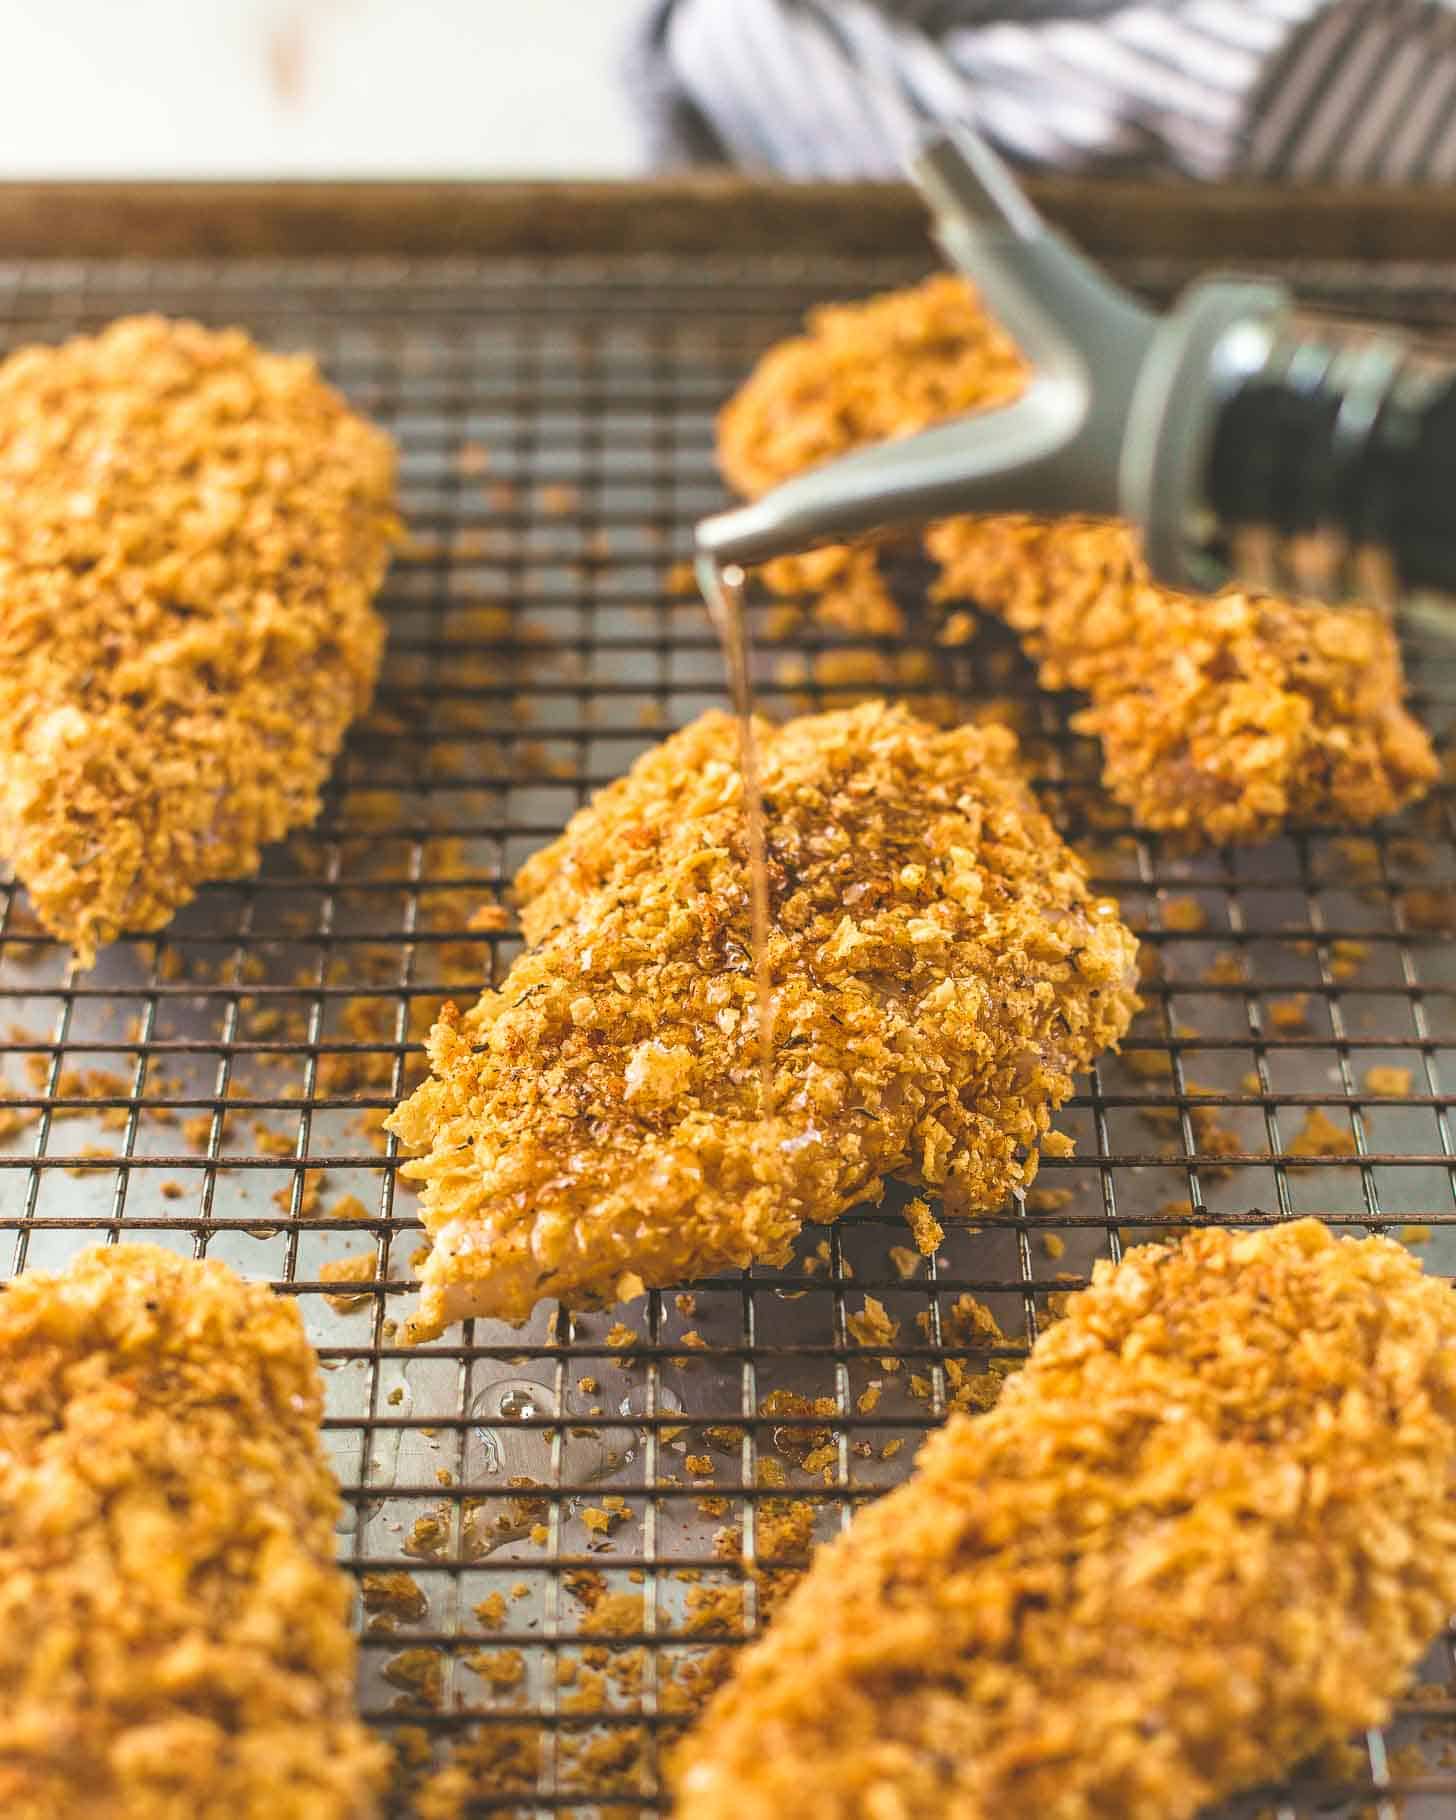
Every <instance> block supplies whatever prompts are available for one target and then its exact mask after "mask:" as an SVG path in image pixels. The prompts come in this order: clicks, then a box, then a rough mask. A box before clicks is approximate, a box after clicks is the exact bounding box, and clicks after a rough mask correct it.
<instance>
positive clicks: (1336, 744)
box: [925, 518, 1438, 841]
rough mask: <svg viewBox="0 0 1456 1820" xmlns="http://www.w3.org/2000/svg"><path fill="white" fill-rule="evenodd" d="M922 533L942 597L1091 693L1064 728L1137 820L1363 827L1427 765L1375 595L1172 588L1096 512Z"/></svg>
mask: <svg viewBox="0 0 1456 1820" xmlns="http://www.w3.org/2000/svg"><path fill="white" fill-rule="evenodd" d="M925 543H926V548H927V550H928V551H929V552H930V554H931V555H932V556H933V557H934V558H935V559H936V560H937V561H938V562H939V563H940V566H941V579H940V582H939V583H938V585H937V588H936V594H937V596H938V597H939V598H941V599H950V600H964V599H971V600H974V601H976V602H977V603H978V604H979V605H981V606H984V607H988V608H990V609H991V610H992V611H993V612H996V613H999V614H1000V615H1001V617H1002V618H1003V619H1005V620H1006V622H1007V624H1008V625H1010V626H1011V627H1012V628H1013V629H1014V630H1015V631H1017V632H1019V633H1020V634H1021V636H1022V641H1023V643H1024V645H1025V647H1026V651H1027V654H1028V656H1030V657H1031V658H1032V659H1034V661H1035V662H1036V664H1037V667H1038V675H1039V677H1040V679H1041V682H1042V683H1043V685H1044V686H1045V687H1046V688H1048V689H1078V690H1081V691H1082V693H1084V694H1086V695H1088V696H1090V697H1091V701H1092V705H1091V707H1089V708H1087V709H1086V710H1085V711H1084V712H1083V713H1081V714H1079V715H1078V716H1077V717H1076V718H1075V720H1074V721H1073V723H1072V724H1073V726H1075V727H1076V728H1077V729H1078V730H1079V731H1080V732H1083V733H1090V734H1093V735H1095V736H1096V737H1097V738H1098V739H1099V740H1100V741H1101V742H1102V758H1103V773H1102V775H1103V781H1104V782H1105V784H1106V785H1107V788H1108V790H1109V791H1110V792H1111V793H1112V795H1113V796H1115V797H1116V798H1117V799H1118V801H1119V802H1122V803H1125V804H1126V805H1127V807H1128V808H1129V809H1130V810H1131V811H1132V815H1133V819H1134V820H1135V821H1136V822H1137V823H1139V824H1140V825H1141V826H1142V827H1145V828H1169V829H1179V830H1188V831H1189V832H1191V833H1195V834H1202V835H1204V836H1206V837H1207V838H1208V839H1209V840H1215V841H1235V840H1256V839H1260V838H1263V837H1265V836H1268V835H1272V834H1275V833H1277V832H1278V830H1279V829H1280V828H1281V827H1282V826H1283V825H1284V824H1285V823H1286V822H1289V821H1295V822H1335V823H1353V824H1355V825H1357V826H1359V825H1364V824H1366V823H1369V822H1372V821H1375V820H1377V819H1378V818H1379V817H1380V816H1382V815H1390V814H1392V813H1394V811H1395V810H1397V809H1399V808H1401V807H1402V806H1403V805H1404V804H1405V803H1408V802H1410V801H1412V800H1413V799H1414V798H1416V797H1418V796H1422V795H1424V794H1425V792H1426V790H1427V789H1428V788H1429V787H1430V785H1431V784H1432V783H1433V782H1434V781H1435V779H1436V777H1437V775H1438V765H1437V761H1436V756H1435V753H1434V751H1433V750H1432V748H1431V742H1430V740H1429V738H1428V737H1427V735H1426V733H1425V730H1424V729H1423V728H1422V727H1421V726H1419V725H1418V724H1417V722H1415V721H1414V720H1412V719H1411V717H1410V715H1409V714H1407V713H1406V711H1405V709H1404V708H1403V707H1402V706H1401V696H1402V694H1403V693H1404V688H1405V678H1404V676H1403V674H1402V671H1401V662H1400V648H1399V646H1398V645H1397V644H1396V641H1395V634H1394V632H1393V631H1392V629H1391V626H1390V622H1389V620H1388V619H1387V618H1386V616H1385V615H1384V614H1383V613H1381V612H1380V611H1379V610H1378V609H1376V608H1374V607H1362V606H1344V607H1328V606H1322V605H1320V604H1319V603H1317V602H1312V601H1303V602H1300V601H1290V600H1281V599H1279V598H1278V597H1277V596H1274V595H1268V594H1258V593H1253V592H1249V591H1245V590H1242V589H1238V588H1226V589H1224V590H1223V592H1222V593H1220V594H1217V595H1215V596H1214V597H1213V598H1212V599H1205V600H1198V599H1193V598H1191V597H1189V596H1187V595H1183V594H1175V593H1173V592H1171V591H1170V590H1169V589H1167V588H1160V587H1158V586H1156V585H1155V584H1154V583H1153V581H1152V580H1151V579H1150V578H1149V576H1148V573H1147V570H1146V568H1145V566H1144V564H1143V561H1142V557H1141V555H1140V553H1139V551H1138V549H1137V545H1136V541H1135V539H1134V538H1133V535H1132V533H1131V532H1130V531H1129V530H1128V528H1127V527H1126V526H1125V525H1121V524H1116V523H1112V522H1110V521H1107V520H1091V519H1061V520H1058V521H1057V522H1056V523H1055V524H1046V523H1038V522H1036V521H1035V520H1032V519H1024V518H1020V519H1018V518H992V519H973V518H952V519H948V520H947V521H946V522H945V523H944V524H939V525H935V526H933V527H932V528H931V530H930V531H929V532H928V533H927V535H926V540H925Z"/></svg>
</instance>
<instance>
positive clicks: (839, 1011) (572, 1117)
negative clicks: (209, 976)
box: [389, 704, 1135, 1338]
mask: <svg viewBox="0 0 1456 1820" xmlns="http://www.w3.org/2000/svg"><path fill="white" fill-rule="evenodd" d="M758 740H759V746H760V760H761V767H762V777H763V786H764V790H765V793H766V795H767V797H768V799H769V800H770V802H771V803H772V805H773V813H772V816H771V818H770V822H771V825H770V849H771V851H770V871H771V874H772V878H771V892H772V896H773V899H774V902H773V921H774V926H773V930H772V934H771V939H770V943H769V965H770V970H771V971H772V973H773V975H774V978H775V982H776V986H775V994H774V998H775V1021H774V1030H773V1038H774V1042H773V1054H774V1081H773V1102H774V1107H775V1109H776V1110H775V1115H774V1117H773V1118H772V1119H771V1120H769V1121H765V1120H764V1119H763V1118H762V1117H761V1112H762V1108H761V1106H760V1103H759V1100H760V1073H759V1067H758V1061H759V1055H758V1041H757V1005H756V998H755V990H754V979H753V969H752V965H751V962H750V958H749V910H748V893H747V875H746V864H745V858H746V855H745V847H744V842H745V831H744V823H743V814H742V795H741V778H740V774H739V770H738V762H737V759H738V730H737V727H736V725H735V723H734V722H733V720H732V719H731V717H729V716H727V715H723V714H710V715H706V716H704V717H703V718H702V719H701V720H699V721H697V722H695V723H694V724H693V725H692V726H690V727H689V728H687V729H686V730H685V731H684V732H682V733H680V734H677V735H676V736H674V738H672V739H670V740H668V741H666V742H665V743H664V744H663V745H661V746H659V747H657V748H656V749H655V750H654V751H652V752H649V753H648V754H646V755H645V757H643V758H642V759H640V760H639V761H638V763H637V764H636V765H635V766H634V767H633V769H632V771H631V772H630V773H629V774H628V776H627V777H625V778H623V779H621V780H620V781H619V782H617V783H615V784H613V785H611V786H609V787H608V788H607V789H606V790H604V791H602V792H601V793H600V794H599V796H598V797H597V799H596V801H595V802H594V803H593V804H591V805H590V806H589V807H588V808H587V809H585V810H583V811H581V812H580V813H579V814H578V815H577V816H576V817H575V818H574V819H573V821H572V823H571V824H570V826H569V827H568V828H567V830H566V833H565V834H564V835H563V836H562V837H561V838H560V839H559V840H558V841H556V842H555V843H554V844H553V845H552V846H551V847H549V848H548V849H547V850H546V851H545V852H544V853H540V854H537V855H536V857H535V858H534V859H532V860H530V861H528V862H527V864H526V866H525V867H524V868H523V869H522V871H521V873H520V875H519V878H518V880H517V888H518V893H519V896H520V900H521V923H522V927H523V930H524V932H525V935H526V938H527V940H528V941H529V942H531V943H533V944H534V946H533V947H532V948H531V949H530V950H528V952H527V953H526V954H524V955H523V956H521V957H520V958H519V959H518V960H517V961H516V962H515V963H514V965H513V966H512V968H511V971H510V974H509V975H508V977H507V980H506V983H505V985H504V987H503V988H502V989H501V990H500V991H499V992H488V993H486V994H485V995H484V996H483V997H482V998H481V1000H480V1002H479V1004H478V1005H477V1006H476V1007H475V1009H474V1010H473V1011H471V1012H469V1013H468V1014H467V1015H465V1016H464V1017H461V1016H460V1015H459V1014H458V1013H456V1012H455V1011H454V1010H453V1008H451V1009H449V1010H447V1012H446V1013H445V1015H444V1016H443V1017H442V1018H441V1021H440V1022H439V1023H438V1024H437V1025H436V1027H435V1029H434V1031H433V1033H432V1035H431V1038H430V1044H429V1048H430V1055H431V1061H432V1067H433V1071H434V1075H433V1078H432V1079H431V1080H430V1081H428V1082H427V1083H426V1084H425V1085H424V1086H423V1087H421V1088H420V1089H419V1090H418V1091H417V1092H416V1093H415V1094H414V1096H413V1097H412V1098H411V1099H409V1100H408V1101H406V1102H405V1104H404V1105H402V1106H401V1107H400V1108H399V1109H398V1110H397V1111H396V1112H395V1113H394V1114H393V1116H392V1118H391V1119H390V1121H389V1126H390V1129H391V1130H393V1131H395V1132H396V1133H397V1134H398V1135H399V1137H400V1138H401V1140H402V1141H403V1142H404V1143H405V1145H406V1146H407V1148H409V1149H411V1150H415V1151H424V1152H425V1153H426V1154H425V1155H423V1156H421V1157H419V1158H418V1159H416V1160H412V1161H410V1162H408V1163H407V1164H406V1165H405V1173H406V1174H407V1175H408V1176H409V1177H410V1178H412V1179H414V1180H417V1181H419V1182H421V1183H422V1184H423V1189H422V1195H421V1211H422V1214H423V1218H424V1221H425V1224H426V1226H427V1228H428V1229H429V1230H430V1231H431V1232H432V1234H433V1235H434V1238H435V1244H434V1249H433V1251H432V1252H431V1255H430V1257H429V1259H428V1260H427V1262H426V1264H425V1266H424V1270H423V1273H422V1275H423V1281H422V1298H421V1311H420V1315H419V1317H418V1319H417V1320H416V1322H415V1323H414V1325H413V1326H412V1328H411V1330H410V1331H411V1335H412V1337H415V1338H424V1337H429V1336H431V1335H434V1334H437V1333H438V1332H440V1331H441V1330H442V1329H443V1327H444V1326H445V1325H447V1324H448V1323H449V1322H451V1321H453V1320H456V1319H458V1318H460V1317H462V1316H464V1315H466V1314H476V1315H485V1314H489V1315H492V1316H495V1317H499V1318H505V1319H510V1320H521V1319H523V1318H524V1317H525V1316H526V1315H527V1314H529V1312H530V1310H531V1308H532V1307H533V1306H534V1304H535V1303H536V1302H537V1301H538V1300H540V1299H541V1298H543V1297H546V1296H565V1297H568V1298H569V1299H570V1300H572V1301H573V1302H574V1303H576V1304H578V1305H580V1304H582V1303H584V1302H586V1303H590V1302H608V1301H611V1300H614V1299H617V1298H618V1297H619V1295H620V1294H621V1292H622V1291H621V1286H622V1283H623V1281H624V1279H625V1278H627V1277H628V1276H630V1278H631V1280H633V1281H634V1282H636V1283H637V1284H638V1285H641V1284H642V1283H645V1282H651V1283H652V1284H654V1285H659V1284H665V1283H678V1282H682V1281H683V1280H684V1279H685V1278H691V1277H696V1276H701V1275H706V1274H709V1273H711V1272H713V1271H716V1270H722V1269H725V1268H730V1267H741V1266H743V1265H746V1264H748V1263H750V1262H751V1261H754V1260H761V1261H764V1262H767V1263H771V1264H783V1263H786V1262H787V1261H788V1258H789V1256H790V1254H791V1250H792V1246H793V1241H794V1239H795V1238H796V1237H797V1235H798V1232H799V1230H800V1228H801V1226H802V1223H803V1221H804V1220H805V1219H808V1218H813V1219H821V1220H822V1219H828V1218H833V1217H834V1216H835V1215H837V1214H838V1213H840V1212H841V1211H842V1210H843V1209H844V1208H846V1207H848V1206H851V1205H854V1204H857V1203H858V1202H860V1201H862V1200H863V1199H865V1198H866V1196H869V1195H873V1193H874V1192H875V1190H876V1187H877V1186H878V1184H879V1183H880V1182H881V1181H882V1180H883V1179H884V1178H885V1177H886V1176H887V1175H891V1174H893V1175H895V1176H897V1177H900V1178H902V1179H906V1180H908V1181H910V1182H911V1183H912V1184H916V1185H925V1186H934V1187H936V1188H937V1189H939V1190H940V1192H941V1193H942V1194H943V1195H945V1196H948V1197H950V1198H951V1199H952V1200H953V1201H954V1203H955V1205H956V1207H957V1210H959V1209H960V1208H962V1207H967V1208H980V1207H988V1206H995V1205H999V1204H1000V1202H1001V1200H1002V1199H1003V1198H1004V1196H1005V1194H1006V1192H1007V1191H1008V1189H1010V1188H1014V1187H1018V1186H1020V1185H1022V1184H1024V1183H1025V1182H1026V1181H1028V1180H1029V1179H1030V1177H1031V1176H1032V1174H1033V1173H1034V1171H1035V1157H1036V1152H1037V1149H1038V1147H1039V1146H1040V1147H1041V1148H1043V1149H1047V1150H1048V1151H1049V1152H1050V1153H1051V1154H1053V1155H1062V1154H1065V1152H1066V1149H1067V1148H1068V1145H1067V1143H1066V1140H1064V1139H1062V1138H1061V1137H1060V1136H1059V1135H1058V1134H1056V1133H1053V1132H1050V1131H1049V1130H1048V1129H1047V1126H1048V1122H1049V1119H1050V1116H1051V1113H1052V1111H1053V1110H1054V1109H1055V1108H1056V1107H1057V1106H1058V1105H1059V1104H1060V1103H1061V1102H1062V1100H1063V1099H1064V1098H1065V1097H1066V1096H1067V1094H1068V1093H1069V1092H1070V1091H1071V1087H1072V1077H1073V1075H1074V1074H1075V1073H1076V1072H1077V1071H1078V1070H1079V1069H1081V1068H1083V1067H1085V1066H1086V1065H1087V1064H1088V1062H1090V1060H1091V1059H1092V1057H1093V1056H1095V1055H1096V1054H1097V1053H1098V1052H1099V1051H1100V1050H1102V1049H1103V1048H1105V1047H1106V1046H1107V1045H1108V1044H1109V1043H1110V1042H1113V1041H1115V1040H1116V1039H1117V1038H1118V1037H1119V1036H1121V1034H1122V1033H1123V1031H1124V1030H1125V1029H1126V1028H1127V1024H1128V1021H1129V1019H1130V1017H1131V1014H1132V1010H1133V1007H1134V1003H1135V1000H1134V995H1133V960H1134V954H1135V943H1134V940H1133V937H1132V936H1131V934H1130V933H1129V932H1128V931H1127V930H1126V929H1125V928H1124V927H1123V925H1122V924H1121V922H1120V921H1119V920H1118V917H1117V911H1116V906H1115V904H1113V903H1112V902H1111V901H1110V900H1106V899H1093V898H1092V896H1091V894H1090V892H1089V890H1088V887H1087V884H1086V875H1085V872H1084V870H1083V868H1082V866H1081V864H1080V862H1079V861H1077V860H1076V859H1075V858H1074V857H1073V855H1072V854H1071V853H1070V852H1069V851H1068V849H1067V848H1066V847H1065V846H1064V845H1063V844H1062V843H1061V841H1060V840H1059V839H1058V837H1057V836H1056V834H1055V832H1054V831H1053V829H1052V827H1051V824H1050V823H1049V822H1048V821H1047V820H1046V818H1045V817H1044V816H1043V815H1042V814H1041V812H1040V811H1039V810H1038V809H1037V807H1036V805H1035V802H1034V801H1033V799H1032V797H1031V795H1030V793H1029V791H1028V790H1027V788H1026V785H1025V783H1024V782H1023V780H1022V777H1021V775H1020V773H1019V771H1018V769H1017V764H1016V746H1015V741H1014V738H1013V736H1012V735H1011V734H1009V733H1007V732H1006V731H1005V730H1004V729H1001V728H997V727H986V728H976V727H960V728H955V729H952V730H950V731H944V732H943V731H940V730H937V729H935V728H932V727H930V726H928V725H926V724H925V723H924V722H921V721H917V720H915V719H913V718H912V717H911V716H910V715H909V714H908V713H907V712H906V711H905V710H903V709H888V708H885V707H884V706H882V705H879V704H871V705H868V706H865V707H861V708H854V709H850V710H847V711H845V712H843V713H836V714H825V715H819V716H813V717H809V718H806V719H802V720H796V721H790V722H788V723H787V724H786V725H784V726H782V727H777V728H774V727H770V726H768V725H767V724H766V723H762V722H761V723H759V727H758ZM851 1064H852V1071H851Z"/></svg>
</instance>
